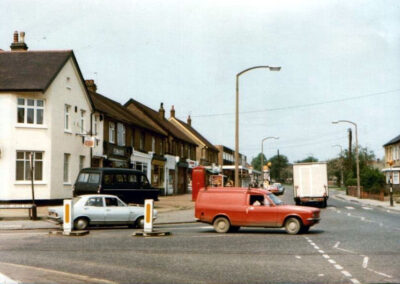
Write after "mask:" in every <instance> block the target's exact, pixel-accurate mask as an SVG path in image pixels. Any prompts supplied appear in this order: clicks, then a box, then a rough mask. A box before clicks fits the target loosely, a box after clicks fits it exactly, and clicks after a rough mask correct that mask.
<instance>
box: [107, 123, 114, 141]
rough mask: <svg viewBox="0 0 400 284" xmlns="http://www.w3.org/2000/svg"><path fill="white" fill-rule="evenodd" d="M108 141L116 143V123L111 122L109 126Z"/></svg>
mask: <svg viewBox="0 0 400 284" xmlns="http://www.w3.org/2000/svg"><path fill="white" fill-rule="evenodd" d="M108 141H109V142H110V143H115V123H114V122H110V124H109V126H108Z"/></svg>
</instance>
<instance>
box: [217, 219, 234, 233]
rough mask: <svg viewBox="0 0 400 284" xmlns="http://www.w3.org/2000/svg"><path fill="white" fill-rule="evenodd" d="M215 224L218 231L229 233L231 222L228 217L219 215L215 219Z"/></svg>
mask: <svg viewBox="0 0 400 284" xmlns="http://www.w3.org/2000/svg"><path fill="white" fill-rule="evenodd" d="M213 226H214V229H215V231H216V232H217V233H227V232H228V231H229V229H230V227H231V224H230V223H229V220H228V219H227V218H225V217H218V218H217V219H215V220H214V223H213Z"/></svg>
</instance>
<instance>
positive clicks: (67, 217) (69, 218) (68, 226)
mask: <svg viewBox="0 0 400 284" xmlns="http://www.w3.org/2000/svg"><path fill="white" fill-rule="evenodd" d="M72 208H73V204H72V199H64V223H63V231H64V233H65V234H70V233H71V231H72V230H73V229H74V224H73V223H74V219H73V214H72V213H73V212H72V211H73V210H72Z"/></svg>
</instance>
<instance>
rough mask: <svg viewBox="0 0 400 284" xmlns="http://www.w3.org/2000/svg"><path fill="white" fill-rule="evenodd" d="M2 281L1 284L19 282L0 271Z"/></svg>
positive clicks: (15, 283) (0, 280)
mask: <svg viewBox="0 0 400 284" xmlns="http://www.w3.org/2000/svg"><path fill="white" fill-rule="evenodd" d="M0 283H1V284H18V283H19V282H17V281H15V280H13V279H11V278H9V277H7V276H6V275H4V274H1V273H0Z"/></svg>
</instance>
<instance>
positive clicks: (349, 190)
mask: <svg viewBox="0 0 400 284" xmlns="http://www.w3.org/2000/svg"><path fill="white" fill-rule="evenodd" d="M360 194H361V198H363V199H375V200H380V201H384V198H385V191H384V190H383V189H381V190H380V192H379V193H369V192H366V191H364V190H363V187H362V186H360ZM347 195H350V196H354V197H358V196H357V186H348V187H347Z"/></svg>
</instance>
